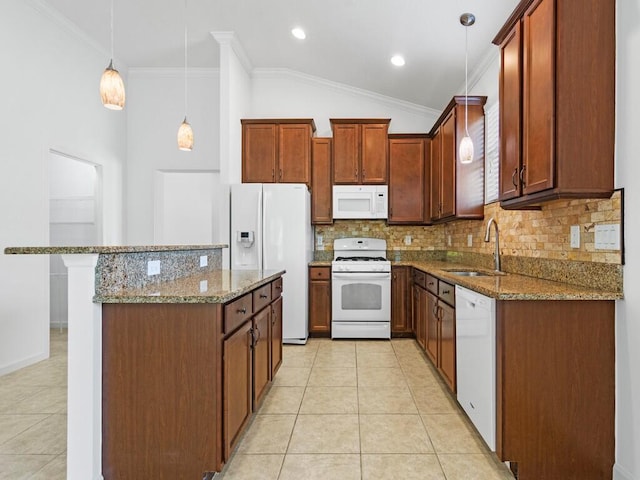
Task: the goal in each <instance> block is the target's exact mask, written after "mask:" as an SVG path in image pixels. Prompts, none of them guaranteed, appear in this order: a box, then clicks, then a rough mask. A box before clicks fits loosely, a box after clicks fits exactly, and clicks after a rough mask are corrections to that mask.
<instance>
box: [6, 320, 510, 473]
mask: <svg viewBox="0 0 640 480" xmlns="http://www.w3.org/2000/svg"><path fill="white" fill-rule="evenodd" d="M66 352H67V335H66V331H65V332H62V333H61V332H60V331H59V330H52V331H51V358H49V359H48V360H46V361H43V362H39V363H38V364H36V365H32V366H30V367H27V368H24V369H22V370H20V371H18V372H14V373H11V374H9V375H5V376H2V377H0V480H22V479H25V480H26V479H29V480H40V479H47V480H64V479H65V478H66V378H67V355H66ZM223 478H224V480H271V479H272V480H276V479H278V480H289V479H296V480H298V479H301V478H304V479H309V480H313V479H337V480H349V479H358V480H363V479H364V480H369V479H379V478H384V479H402V480H411V479H414V478H415V479H421V480H431V479H433V480H474V479H478V480H480V479H481V480H513V477H512V476H511V474H510V473H509V472H508V470H507V469H506V468H505V467H504V466H503V465H501V464H500V463H499V462H498V461H497V459H496V458H495V456H494V455H492V454H491V453H490V452H489V451H488V449H487V448H486V446H485V445H484V443H483V442H482V440H481V439H480V438H479V437H478V435H477V433H476V432H475V430H474V429H473V427H472V426H471V425H470V423H469V421H468V420H467V418H466V416H465V415H464V414H463V413H462V411H461V410H460V408H459V407H458V405H457V404H456V403H455V401H454V400H453V399H452V398H451V397H450V395H449V394H448V393H447V391H446V389H445V387H444V385H443V384H442V383H441V381H440V379H439V377H438V375H437V373H436V372H435V371H434V370H433V368H432V367H431V365H430V364H429V363H428V361H427V360H425V358H424V355H423V354H422V353H421V352H420V351H419V350H418V348H417V347H416V343H415V341H413V340H392V341H391V342H385V341H331V340H317V339H312V340H310V341H309V342H308V343H307V345H304V346H297V345H296V346H290V345H286V346H285V347H284V358H283V364H282V367H281V368H280V371H279V372H278V375H277V376H276V378H275V380H274V383H273V386H272V388H271V390H270V392H269V393H268V395H267V397H266V398H265V400H264V402H263V404H262V406H261V407H260V409H259V411H258V414H257V415H256V416H255V417H254V419H253V421H252V423H251V425H250V426H249V428H248V429H247V432H246V434H245V435H244V438H243V439H242V441H241V443H240V444H239V446H238V449H237V451H236V453H235V455H234V456H233V457H232V459H231V461H230V462H229V464H228V465H227V466H226V467H225V470H224V472H223Z"/></svg>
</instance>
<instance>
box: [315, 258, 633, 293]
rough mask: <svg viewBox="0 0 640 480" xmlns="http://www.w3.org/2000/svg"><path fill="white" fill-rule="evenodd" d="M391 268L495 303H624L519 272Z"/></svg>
mask: <svg viewBox="0 0 640 480" xmlns="http://www.w3.org/2000/svg"><path fill="white" fill-rule="evenodd" d="M391 265H392V266H405V267H413V268H417V269H418V270H422V271H423V272H425V273H428V274H430V275H433V276H435V277H438V278H439V279H441V280H445V281H446V282H449V283H453V284H454V285H460V286H461V287H464V288H468V289H469V290H473V291H475V292H477V293H481V294H483V295H486V296H488V297H491V298H495V299H496V300H529V301H531V300H621V299H623V298H624V294H623V292H615V291H606V290H596V289H592V288H587V287H581V286H579V285H572V284H569V283H562V282H555V281H552V280H545V279H542V278H536V277H528V276H526V275H519V274H517V273H506V274H505V275H493V274H492V272H491V270H487V269H486V268H476V267H473V266H469V265H465V264H461V263H452V262H440V261H431V262H429V261H419V260H407V261H399V262H391ZM309 266H310V267H327V266H328V267H330V266H331V262H328V261H313V262H310V263H309ZM447 270H456V271H465V270H472V271H480V272H486V273H488V275H487V276H481V277H463V276H459V275H454V274H452V273H451V272H450V271H447Z"/></svg>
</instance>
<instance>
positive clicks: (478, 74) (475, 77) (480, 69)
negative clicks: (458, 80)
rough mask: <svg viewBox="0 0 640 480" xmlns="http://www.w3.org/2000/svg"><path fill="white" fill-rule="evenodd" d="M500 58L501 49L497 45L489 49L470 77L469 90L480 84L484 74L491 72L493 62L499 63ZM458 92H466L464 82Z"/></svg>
mask: <svg viewBox="0 0 640 480" xmlns="http://www.w3.org/2000/svg"><path fill="white" fill-rule="evenodd" d="M499 58H500V48H499V47H497V46H495V45H491V47H489V49H488V50H487V51H486V52H485V54H484V56H483V57H482V59H481V60H480V62H479V63H478V66H477V67H476V68H475V69H474V70H473V72H471V75H469V90H471V89H473V88H474V87H475V86H476V85H477V84H478V82H479V81H480V79H481V78H482V77H483V76H484V74H485V73H487V70H489V68H490V67H491V65H493V62H495V61H496V60H498V61H499ZM496 81H497V79H496ZM457 91H458V92H464V81H463V82H462V84H461V85H460V87H459V88H458V90H457ZM463 94H464V93H463ZM484 94H485V93H482V95H484Z"/></svg>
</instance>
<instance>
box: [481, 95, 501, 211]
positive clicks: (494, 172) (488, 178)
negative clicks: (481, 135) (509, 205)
mask: <svg viewBox="0 0 640 480" xmlns="http://www.w3.org/2000/svg"><path fill="white" fill-rule="evenodd" d="M499 112H500V109H499V108H498V102H497V101H496V102H495V103H494V104H493V105H491V106H490V107H488V108H486V109H485V122H486V124H485V125H486V129H485V135H486V138H485V143H484V145H485V160H484V161H485V164H484V203H485V204H487V203H492V202H495V201H497V200H498V185H499V182H500V178H499V175H500V172H499V169H500V136H499V135H500V129H499V128H498V127H499Z"/></svg>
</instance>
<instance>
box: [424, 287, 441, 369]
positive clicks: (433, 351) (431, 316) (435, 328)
mask: <svg viewBox="0 0 640 480" xmlns="http://www.w3.org/2000/svg"><path fill="white" fill-rule="evenodd" d="M426 315H427V329H426V340H425V353H426V354H427V356H428V357H429V358H430V359H431V362H432V363H433V364H434V365H438V332H439V327H440V322H439V317H438V297H436V296H435V295H434V294H433V293H431V292H428V293H427V313H426Z"/></svg>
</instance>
